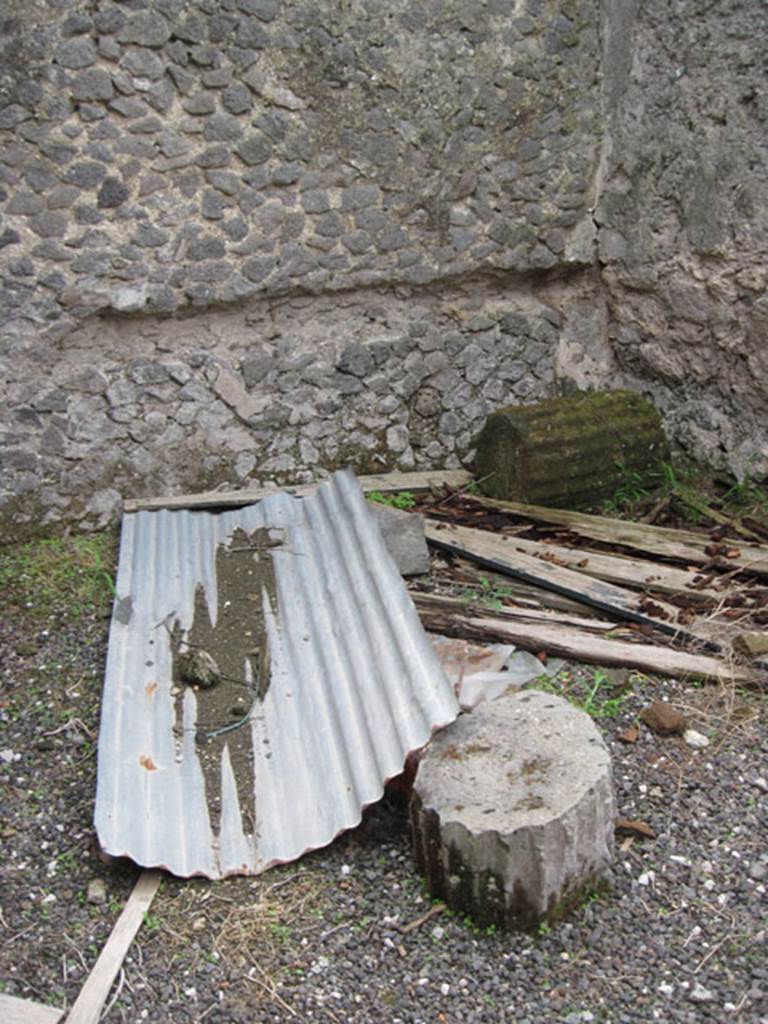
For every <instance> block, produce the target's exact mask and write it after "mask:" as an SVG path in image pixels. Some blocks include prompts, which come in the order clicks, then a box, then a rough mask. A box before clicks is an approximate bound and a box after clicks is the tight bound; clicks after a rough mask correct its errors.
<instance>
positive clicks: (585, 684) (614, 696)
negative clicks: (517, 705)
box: [532, 669, 630, 718]
mask: <svg viewBox="0 0 768 1024" xmlns="http://www.w3.org/2000/svg"><path fill="white" fill-rule="evenodd" d="M532 685H533V687H534V689H537V690H543V691H544V693H556V694H559V695H560V696H561V697H565V698H566V699H567V700H569V701H570V702H571V704H573V705H574V706H575V707H577V708H580V709H581V710H582V711H586V713H587V714H588V715H589V716H590V717H592V718H614V717H615V716H616V715H618V714H620V712H621V710H622V707H623V705H624V701H625V700H626V697H627V693H628V691H629V688H630V687H629V684H621V686H620V688H619V689H618V690H617V687H616V684H615V683H612V682H611V680H610V679H609V678H608V676H607V675H605V673H603V672H601V671H600V670H599V669H598V670H597V671H596V672H595V674H594V675H593V676H592V678H591V679H580V678H577V677H575V676H573V675H571V673H570V672H568V673H565V674H563V675H561V676H556V677H555V679H554V680H552V679H548V678H547V677H546V676H542V677H541V678H539V679H537V680H536V681H535V682H534V683H533V684H532Z"/></svg>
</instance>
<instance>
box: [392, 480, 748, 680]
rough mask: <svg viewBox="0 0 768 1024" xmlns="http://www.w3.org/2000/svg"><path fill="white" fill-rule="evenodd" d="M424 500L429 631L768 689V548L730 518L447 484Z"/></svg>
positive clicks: (422, 606) (419, 591)
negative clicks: (562, 501)
mask: <svg viewBox="0 0 768 1024" xmlns="http://www.w3.org/2000/svg"><path fill="white" fill-rule="evenodd" d="M416 501H417V509H418V511H420V512H421V513H422V514H423V515H424V516H425V527H426V534H427V539H428V541H429V543H430V545H431V546H432V548H433V550H434V551H435V552H436V557H435V558H434V568H433V572H432V574H431V578H430V581H429V582H428V583H425V582H423V581H422V582H416V583H414V584H413V585H412V592H413V597H414V600H415V602H416V605H417V608H418V609H419V613H420V615H421V618H422V621H423V623H424V625H425V626H426V628H427V629H429V630H432V631H435V632H440V633H444V634H447V635H452V636H462V637H465V638H469V639H474V640H494V641H496V640H501V641H507V642H511V643H514V644H516V645H519V646H521V647H523V648H527V649H528V650H531V651H533V652H534V653H538V654H541V655H542V657H544V656H546V655H557V656H561V657H568V658H573V659H576V660H580V661H588V662H592V663H595V664H601V665H615V666H624V667H628V668H634V669H638V670H640V671H646V672H658V673H661V674H668V675H685V676H689V677H699V678H702V679H727V680H733V681H735V682H736V683H738V684H739V685H744V686H748V687H755V688H764V687H765V684H766V680H768V671H766V670H767V669H768V631H766V626H768V546H764V545H762V544H759V543H758V544H755V543H745V542H744V541H743V539H741V538H740V539H738V540H734V539H733V537H729V536H728V534H729V532H732V531H729V529H728V527H727V526H723V525H718V526H717V527H716V528H715V529H712V530H710V531H709V532H707V531H702V532H695V531H692V530H676V529H668V528H665V527H659V526H650V525H646V524H642V523H633V522H626V521H624V520H619V519H609V518H604V517H602V516H595V515H588V514H585V513H581V512H571V511H566V510H562V509H552V508H541V507H538V506H532V505H523V504H517V503H512V502H503V501H497V500H492V499H488V498H484V497H480V496H477V495H470V494H468V493H467V492H466V491H461V490H453V489H451V488H449V487H447V486H443V487H442V488H438V489H435V488H433V489H432V490H431V491H429V492H428V493H423V494H419V495H418V496H417V499H416ZM472 594H475V595H477V596H478V599H475V600H472V599H468V595H472ZM761 658H765V660H761Z"/></svg>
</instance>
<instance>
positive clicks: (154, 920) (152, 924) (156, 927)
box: [144, 911, 160, 935]
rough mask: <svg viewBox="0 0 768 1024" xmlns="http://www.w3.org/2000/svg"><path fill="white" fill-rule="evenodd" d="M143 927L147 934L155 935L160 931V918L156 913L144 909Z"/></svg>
mask: <svg viewBox="0 0 768 1024" xmlns="http://www.w3.org/2000/svg"><path fill="white" fill-rule="evenodd" d="M144 927H145V928H146V930H147V934H149V935H156V934H157V933H158V932H159V931H160V918H159V917H158V916H157V914H150V913H149V911H145V913H144Z"/></svg>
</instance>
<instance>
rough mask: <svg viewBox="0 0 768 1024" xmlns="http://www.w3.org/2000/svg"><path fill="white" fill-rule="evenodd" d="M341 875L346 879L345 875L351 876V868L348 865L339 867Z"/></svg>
mask: <svg viewBox="0 0 768 1024" xmlns="http://www.w3.org/2000/svg"><path fill="white" fill-rule="evenodd" d="M341 873H342V875H344V877H345V878H346V877H347V875H351V874H352V868H351V867H350V866H349V864H342V865H341Z"/></svg>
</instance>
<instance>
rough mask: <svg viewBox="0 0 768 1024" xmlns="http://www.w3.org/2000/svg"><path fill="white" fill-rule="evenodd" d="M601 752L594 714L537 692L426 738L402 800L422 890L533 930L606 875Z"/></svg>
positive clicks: (610, 802) (495, 921)
mask: <svg viewBox="0 0 768 1024" xmlns="http://www.w3.org/2000/svg"><path fill="white" fill-rule="evenodd" d="M614 814H615V804H614V796H613V785H612V781H611V760H610V755H609V753H608V750H607V748H606V746H605V743H604V742H603V740H602V737H601V736H600V733H599V732H598V731H597V728H596V726H595V724H594V722H593V721H592V719H591V718H590V717H589V716H588V715H587V714H586V713H585V712H583V711H580V710H578V709H577V708H575V707H573V705H572V704H569V703H568V701H566V700H564V699H563V698H562V697H554V696H552V695H551V694H546V693H542V692H541V691H538V690H524V691H522V692H520V693H512V694H507V695H506V696H504V697H501V698H499V699H498V700H496V701H491V702H486V703H483V704H480V705H478V706H477V707H476V708H475V709H474V710H473V711H472V713H471V714H465V715H462V716H461V717H460V718H459V719H457V721H456V722H454V723H453V725H451V726H449V727H448V728H446V729H444V730H442V732H440V733H438V735H437V736H436V737H435V738H434V739H433V740H432V742H431V744H430V746H429V748H428V750H427V753H426V755H425V756H424V757H423V758H422V761H421V764H420V765H419V771H418V775H417V777H416V781H415V783H414V792H413V800H412V803H411V823H412V828H413V835H414V846H415V850H416V862H417V865H418V867H419V869H420V871H421V872H422V873H423V874H425V875H426V879H427V885H428V886H429V890H430V893H431V894H432V895H433V896H436V897H438V898H440V899H443V900H445V902H446V903H447V904H448V905H449V906H450V907H453V908H454V909H456V910H458V911H459V912H461V913H465V914H466V913H468V914H470V915H471V916H472V917H473V918H474V919H475V920H476V921H477V922H478V923H479V924H481V925H490V924H492V925H496V926H501V927H505V928H510V927H511V928H520V927H522V928H531V927H534V926H536V925H537V924H538V923H539V922H540V921H542V920H549V921H552V920H554V919H556V918H559V917H562V916H563V915H564V914H567V913H568V911H569V909H571V908H572V907H573V906H574V904H575V903H577V902H578V900H579V897H580V896H581V895H583V893H584V892H585V891H588V890H589V889H592V888H594V886H595V885H596V884H599V883H600V882H601V881H604V879H605V876H606V874H607V871H608V869H609V867H610V862H611V859H612V851H613V829H614Z"/></svg>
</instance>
